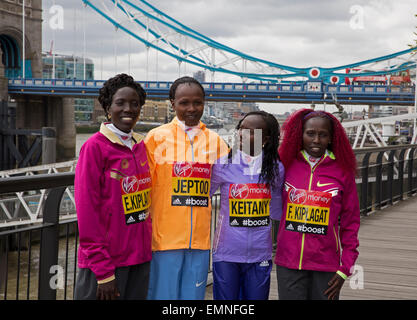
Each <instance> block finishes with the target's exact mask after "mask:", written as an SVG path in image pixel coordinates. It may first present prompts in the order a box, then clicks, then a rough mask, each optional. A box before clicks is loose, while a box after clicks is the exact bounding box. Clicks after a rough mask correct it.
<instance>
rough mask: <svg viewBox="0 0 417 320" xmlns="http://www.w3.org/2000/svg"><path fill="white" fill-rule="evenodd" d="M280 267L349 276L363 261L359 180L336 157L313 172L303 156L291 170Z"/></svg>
mask: <svg viewBox="0 0 417 320" xmlns="http://www.w3.org/2000/svg"><path fill="white" fill-rule="evenodd" d="M282 200H283V202H284V206H283V211H282V219H281V223H280V226H279V230H278V237H277V250H276V257H275V263H276V264H277V265H280V266H283V267H286V268H290V269H300V270H301V269H302V270H314V271H326V272H337V271H339V272H342V273H343V274H344V275H346V276H349V275H351V273H352V270H351V268H352V266H353V265H354V264H355V261H356V258H357V257H358V254H359V253H358V250H357V248H358V246H359V241H358V230H359V225H360V211H359V201H358V194H357V190H356V184H355V177H354V175H353V173H352V174H349V173H346V172H343V171H342V169H341V168H340V167H339V165H338V164H337V162H336V160H335V157H334V155H333V153H330V154H329V155H325V156H324V158H323V159H322V160H320V161H319V163H318V164H316V165H315V166H314V167H313V168H311V166H310V164H309V163H308V162H307V160H306V159H305V158H304V155H303V153H302V152H300V153H299V155H298V157H297V158H296V159H295V160H294V161H293V163H292V164H291V166H290V167H289V168H286V176H285V184H284V188H283V195H282Z"/></svg>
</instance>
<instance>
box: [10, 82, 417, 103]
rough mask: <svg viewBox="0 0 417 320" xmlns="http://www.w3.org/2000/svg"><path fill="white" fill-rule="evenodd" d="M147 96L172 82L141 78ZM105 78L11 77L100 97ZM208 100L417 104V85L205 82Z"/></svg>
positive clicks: (50, 92) (53, 92) (159, 95)
mask: <svg viewBox="0 0 417 320" xmlns="http://www.w3.org/2000/svg"><path fill="white" fill-rule="evenodd" d="M138 82H139V83H140V84H141V85H142V86H143V88H144V89H145V91H146V93H147V99H168V92H169V88H170V86H171V84H172V82H165V81H138ZM103 83H104V81H103V80H76V79H9V80H8V90H9V94H11V95H40V96H58V97H85V98H87V97H97V96H98V91H99V89H100V88H101V87H102V86H103ZM202 85H203V87H204V89H205V91H206V100H220V101H255V102H276V103H281V102H282V103H324V102H326V103H334V102H335V101H337V103H341V104H378V105H380V104H382V105H402V106H412V105H414V99H415V97H414V86H406V87H401V86H381V85H344V84H326V83H323V82H321V81H305V82H291V83H216V82H213V83H211V82H207V83H202Z"/></svg>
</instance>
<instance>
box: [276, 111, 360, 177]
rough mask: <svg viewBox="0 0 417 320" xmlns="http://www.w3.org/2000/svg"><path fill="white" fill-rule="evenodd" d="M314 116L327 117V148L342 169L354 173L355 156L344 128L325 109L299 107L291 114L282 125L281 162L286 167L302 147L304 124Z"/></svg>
mask: <svg viewBox="0 0 417 320" xmlns="http://www.w3.org/2000/svg"><path fill="white" fill-rule="evenodd" d="M315 117H320V118H324V119H327V120H328V121H329V122H330V128H331V132H330V134H331V142H330V146H329V150H331V151H332V152H333V153H334V155H335V156H336V161H337V162H338V163H339V165H340V167H341V168H342V170H344V171H345V172H353V173H356V157H355V154H354V153H353V150H352V147H351V145H350V143H349V139H348V137H347V135H346V132H345V129H344V128H343V126H342V124H341V123H340V121H339V120H337V118H336V117H335V116H333V115H332V114H331V113H328V112H326V111H321V110H320V111H313V110H312V109H300V110H297V111H295V112H294V113H293V114H291V115H290V116H289V117H288V118H287V120H286V121H285V122H284V125H283V126H282V134H283V136H284V137H283V140H282V143H281V145H280V147H279V154H280V158H281V161H282V164H283V165H284V167H285V168H286V169H288V168H289V166H290V165H291V163H292V161H293V160H294V159H295V158H296V157H297V155H298V153H299V152H300V151H301V150H302V148H303V131H304V124H305V123H306V122H307V120H309V119H311V118H315Z"/></svg>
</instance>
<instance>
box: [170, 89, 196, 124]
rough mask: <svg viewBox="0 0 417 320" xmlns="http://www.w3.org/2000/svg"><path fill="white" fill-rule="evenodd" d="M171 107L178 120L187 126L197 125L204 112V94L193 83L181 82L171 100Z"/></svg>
mask: <svg viewBox="0 0 417 320" xmlns="http://www.w3.org/2000/svg"><path fill="white" fill-rule="evenodd" d="M171 104H172V108H173V109H174V110H175V113H176V115H177V117H178V119H179V120H181V121H184V122H185V124H186V125H187V126H189V127H193V126H196V125H198V123H199V122H200V119H201V117H202V115H203V112H204V95H203V92H202V91H201V88H200V87H199V86H198V85H196V84H195V83H182V84H180V85H179V86H178V87H177V90H176V91H175V98H174V99H173V100H171Z"/></svg>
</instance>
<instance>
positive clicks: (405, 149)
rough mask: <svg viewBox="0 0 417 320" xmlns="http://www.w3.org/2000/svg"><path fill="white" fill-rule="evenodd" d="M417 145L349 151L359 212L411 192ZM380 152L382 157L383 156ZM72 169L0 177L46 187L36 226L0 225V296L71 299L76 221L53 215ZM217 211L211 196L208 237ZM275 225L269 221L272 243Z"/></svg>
mask: <svg viewBox="0 0 417 320" xmlns="http://www.w3.org/2000/svg"><path fill="white" fill-rule="evenodd" d="M416 149H417V145H404V146H391V147H385V148H367V149H361V150H355V154H356V156H357V159H358V163H359V168H358V176H357V178H356V182H357V191H358V194H359V199H360V208H361V214H362V215H364V216H366V215H369V214H371V213H372V212H374V211H375V210H379V209H381V208H383V207H385V206H389V205H393V204H395V203H396V202H398V201H401V200H403V199H405V198H408V197H411V196H413V195H415V194H416V193H417V158H416V156H417V155H416V152H415V150H416ZM384 155H386V158H385V157H384ZM73 183H74V172H66V173H54V174H41V175H37V176H24V177H9V178H3V179H1V178H0V196H1V195H2V194H4V193H10V192H18V191H19V192H27V191H31V190H39V189H49V190H48V192H47V198H46V202H45V205H44V208H43V221H42V223H41V224H38V225H32V226H29V227H24V228H18V227H13V228H12V229H9V230H4V228H3V229H0V299H5V300H6V299H16V300H17V299H51V300H54V299H64V300H65V299H72V298H73V290H74V287H75V281H76V274H77V247H78V234H77V231H78V229H77V221H76V219H75V218H72V219H61V220H60V219H59V212H60V203H61V200H62V197H63V195H64V192H65V189H66V188H67V187H68V186H72V185H73ZM219 209H220V199H219V195H214V196H213V198H212V210H213V215H212V216H213V220H212V236H213V233H214V229H215V225H216V216H217V213H218V211H219ZM277 227H278V224H277V223H274V224H273V235H274V237H273V238H274V241H275V240H276V233H277Z"/></svg>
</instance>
